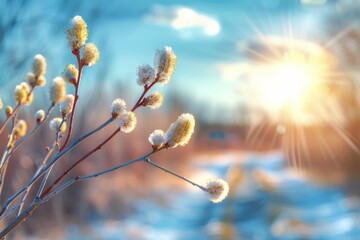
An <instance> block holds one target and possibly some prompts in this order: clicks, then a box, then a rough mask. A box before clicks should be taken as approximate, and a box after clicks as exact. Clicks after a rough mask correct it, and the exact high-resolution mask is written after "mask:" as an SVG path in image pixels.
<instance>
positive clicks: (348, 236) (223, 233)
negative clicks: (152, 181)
mask: <svg viewBox="0 0 360 240" xmlns="http://www.w3.org/2000/svg"><path fill="white" fill-rule="evenodd" d="M206 157H207V156H201V157H199V158H206ZM218 157H219V158H220V160H221V161H208V162H207V163H204V162H205V161H199V159H197V160H196V161H194V163H193V164H194V166H195V167H196V168H197V169H198V170H199V171H198V173H197V174H195V175H194V176H193V177H194V178H197V176H198V177H199V176H220V177H222V178H224V179H226V180H227V181H228V182H229V184H230V188H231V190H230V193H229V197H228V198H227V199H226V200H225V201H223V202H222V203H219V204H213V203H211V202H210V201H208V200H207V199H206V197H207V196H206V194H205V193H203V192H201V191H199V190H198V189H194V188H192V187H189V188H185V189H183V190H182V191H180V192H179V191H174V192H172V193H170V194H169V192H163V194H164V195H166V196H167V197H166V204H164V203H159V202H155V201H151V200H144V199H142V200H136V201H135V202H134V206H135V209H136V210H135V211H134V213H133V214H132V215H131V216H130V217H128V218H127V219H122V220H103V219H96V220H93V221H91V222H89V223H88V225H89V229H90V230H88V231H86V232H84V231H81V230H80V229H79V228H78V227H77V226H69V227H68V229H67V235H66V237H65V238H66V239H144V240H152V239H154V240H162V239H164V240H173V239H174V240H177V239H179V240H180V239H181V240H182V239H190V240H191V239H200V240H201V239H204V240H205V239H254V240H255V239H256V240H257V239H258V240H261V239H286V240H287V239H319V240H320V239H324V240H325V239H326V240H329V239H341V240H353V239H354V240H355V239H360V198H359V197H357V196H351V197H349V196H348V195H347V194H346V193H345V190H344V188H343V187H342V186H339V185H338V186H321V185H319V184H317V183H314V182H313V181H310V180H309V179H308V178H307V177H305V175H303V174H300V173H296V172H293V171H291V170H289V169H288V168H286V167H285V162H284V161H285V159H284V158H283V157H282V156H281V154H277V153H273V154H267V155H259V154H249V155H246V156H245V157H244V156H242V157H241V158H240V157H239V155H238V154H236V153H227V154H223V155H219V156H218ZM169 191H170V190H169Z"/></svg>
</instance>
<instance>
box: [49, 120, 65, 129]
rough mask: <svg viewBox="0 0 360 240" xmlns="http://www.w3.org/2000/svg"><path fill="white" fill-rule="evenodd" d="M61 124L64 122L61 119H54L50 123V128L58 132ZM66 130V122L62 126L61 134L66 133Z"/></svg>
mask: <svg viewBox="0 0 360 240" xmlns="http://www.w3.org/2000/svg"><path fill="white" fill-rule="evenodd" d="M61 122H62V119H61V118H59V117H56V118H53V119H52V120H51V121H50V123H49V126H50V128H51V129H53V130H55V131H58V130H59V127H60V124H61ZM65 130H66V122H63V124H62V125H61V129H60V132H65Z"/></svg>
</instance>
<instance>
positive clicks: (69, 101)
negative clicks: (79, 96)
mask: <svg viewBox="0 0 360 240" xmlns="http://www.w3.org/2000/svg"><path fill="white" fill-rule="evenodd" d="M74 100H75V97H74V95H72V94H68V95H66V96H65V100H64V101H63V102H62V103H60V105H59V107H60V112H61V114H62V116H63V117H66V116H67V115H68V114H69V113H71V112H72V110H73V105H74Z"/></svg>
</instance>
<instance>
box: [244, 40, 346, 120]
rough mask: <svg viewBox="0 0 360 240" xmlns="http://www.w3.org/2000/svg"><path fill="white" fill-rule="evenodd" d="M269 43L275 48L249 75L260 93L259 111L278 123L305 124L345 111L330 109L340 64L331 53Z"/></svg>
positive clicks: (297, 44) (291, 42)
mask: <svg viewBox="0 0 360 240" xmlns="http://www.w3.org/2000/svg"><path fill="white" fill-rule="evenodd" d="M266 41H267V42H266V44H268V45H269V46H270V47H269V48H272V49H270V50H269V52H270V53H269V54H267V57H266V58H264V59H256V61H253V62H252V63H251V64H252V71H251V72H250V74H248V75H247V78H248V79H247V80H248V81H247V83H249V84H250V85H252V86H253V87H252V92H256V94H254V95H253V96H251V97H252V101H253V102H255V103H256V105H257V106H258V108H260V109H263V111H264V112H266V113H267V114H268V116H270V118H271V119H272V120H274V121H275V122H283V121H286V122H291V123H295V124H302V125H308V124H317V123H322V122H324V121H326V120H327V119H329V116H330V115H334V112H333V111H341V109H336V108H332V109H330V108H329V104H330V103H331V104H332V102H333V101H332V100H333V97H334V96H333V95H332V93H331V85H332V84H333V83H332V77H331V75H332V74H333V73H334V72H335V71H336V61H335V60H334V57H333V56H332V55H331V54H330V53H329V52H327V51H326V50H325V49H323V48H321V47H320V46H317V45H315V44H312V43H308V42H305V41H299V40H297V41H295V40H289V39H287V40H286V41H284V40H282V42H281V43H280V42H277V41H279V40H277V39H271V38H270V39H266ZM281 44H282V46H281V47H279V45H281ZM284 44H286V45H284ZM318 103H321V104H318ZM315 106H316V107H315ZM335 115H339V114H335ZM340 115H341V114H340Z"/></svg>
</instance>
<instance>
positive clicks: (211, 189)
mask: <svg viewBox="0 0 360 240" xmlns="http://www.w3.org/2000/svg"><path fill="white" fill-rule="evenodd" d="M206 188H207V192H208V194H209V197H210V201H212V202H213V203H219V202H221V201H222V200H224V199H225V198H226V196H227V195H228V193H229V185H228V183H227V182H226V181H224V180H223V179H221V178H212V179H209V180H208V182H207V183H206Z"/></svg>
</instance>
